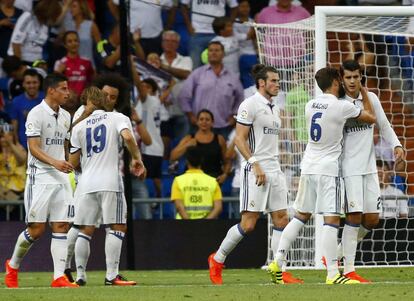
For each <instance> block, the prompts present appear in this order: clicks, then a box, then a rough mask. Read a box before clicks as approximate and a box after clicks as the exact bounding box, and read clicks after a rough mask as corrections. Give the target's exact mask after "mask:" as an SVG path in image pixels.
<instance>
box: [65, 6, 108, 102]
mask: <svg viewBox="0 0 414 301" xmlns="http://www.w3.org/2000/svg"><path fill="white" fill-rule="evenodd" d="M69 3H70V6H69V7H70V14H69V17H67V18H65V20H64V24H63V27H64V29H65V31H76V32H77V33H78V36H79V42H80V45H79V55H80V56H81V57H84V58H86V59H88V60H89V61H91V63H92V65H93V66H95V62H94V57H93V53H94V49H95V48H94V43H95V44H98V43H99V41H100V40H101V33H100V32H99V29H98V26H96V24H95V22H94V21H93V20H94V14H93V12H92V11H91V10H90V8H89V6H88V3H87V1H86V0H72V1H69ZM79 95H80V94H79Z"/></svg>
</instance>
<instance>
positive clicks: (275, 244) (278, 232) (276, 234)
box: [270, 227, 285, 271]
mask: <svg viewBox="0 0 414 301" xmlns="http://www.w3.org/2000/svg"><path fill="white" fill-rule="evenodd" d="M282 232H283V229H282V228H276V227H273V229H272V240H271V241H270V249H271V250H272V252H273V257H275V254H276V252H277V249H278V248H279V243H280V238H281V237H282ZM282 270H283V271H284V270H285V269H284V268H283V267H282Z"/></svg>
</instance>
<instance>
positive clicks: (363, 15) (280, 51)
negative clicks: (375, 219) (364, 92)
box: [253, 6, 414, 268]
mask: <svg viewBox="0 0 414 301" xmlns="http://www.w3.org/2000/svg"><path fill="white" fill-rule="evenodd" d="M410 17H411V18H412V19H411V23H413V19H414V6H408V7H406V6H405V7H403V8H402V7H389V6H387V7H380V6H367V7H364V6H355V7H353V6H316V7H315V15H314V16H312V17H310V18H308V19H305V20H301V21H298V22H293V23H286V24H253V27H254V29H255V32H256V37H257V45H258V52H259V59H260V62H262V63H264V64H270V65H273V66H275V67H276V68H277V69H278V70H279V71H280V77H281V92H280V93H279V97H278V102H279V106H280V107H281V109H282V112H283V113H282V115H283V119H284V124H283V126H285V127H286V129H285V130H283V131H282V132H281V138H280V140H281V151H280V160H281V166H282V168H283V170H284V172H285V174H286V176H287V180H288V186H289V204H290V205H291V204H292V202H293V201H294V198H295V196H296V192H297V182H298V178H299V172H298V169H299V164H300V159H301V157H302V154H303V150H304V147H303V144H304V141H303V137H301V136H303V132H304V131H306V129H305V128H304V126H305V124H304V122H303V121H304V103H306V102H307V100H309V98H310V97H311V96H315V95H317V94H318V93H321V91H320V90H319V89H318V88H317V85H316V83H315V81H314V73H315V72H316V71H317V70H319V69H320V68H323V67H326V66H327V65H328V64H329V65H331V66H334V67H339V65H340V64H341V63H342V62H343V61H344V60H346V59H351V58H355V59H356V58H357V57H358V60H359V61H360V63H361V65H363V67H364V68H365V78H366V85H367V87H368V89H369V90H371V91H373V92H375V93H376V94H377V95H378V96H379V98H380V100H381V102H382V104H383V107H384V110H385V112H386V114H387V116H388V118H389V120H390V122H391V123H392V125H393V127H394V130H395V131H396V133H397V135H398V137H399V139H400V141H401V142H402V143H403V146H404V147H405V148H406V150H407V153H408V155H410V156H408V160H407V165H406V167H405V171H404V172H403V173H404V175H405V178H406V179H408V184H407V183H402V186H404V185H405V186H406V188H407V190H406V191H407V193H408V194H411V195H413V194H414V185H412V183H414V181H413V180H414V170H413V168H414V160H413V159H414V119H413V118H412V117H413V115H412V113H411V111H410V109H409V107H412V108H414V105H413V102H414V99H413V96H414V91H413V67H414V65H413V64H414V63H413V60H414V59H413V57H410V55H414V51H413V53H412V54H411V53H409V51H410V50H406V49H410V48H409V47H410V45H409V43H408V41H407V42H404V41H403V42H401V41H402V40H404V39H406V40H407V39H408V38H414V29H411V32H410V31H408V28H409V26H410V25H409V24H410ZM411 26H412V25H411ZM411 47H413V48H411V49H414V45H413V46H411ZM404 51H405V52H404ZM407 52H408V53H407ZM410 64H411V65H410ZM298 87H300V88H298ZM298 90H299V91H298ZM306 95H307V96H306ZM298 145H299V146H298ZM381 159H383V160H384V161H386V160H387V158H382V157H381ZM397 198H398V197H397V196H395V199H397ZM412 222H413V221H412V218H410V219H409V223H408V224H407V225H412ZM322 223H323V218H322V217H321V216H320V215H316V217H315V218H314V219H313V220H312V222H311V224H309V225H307V226H306V227H305V228H304V230H303V231H302V233H301V234H300V237H301V239H299V240H297V241H296V242H295V243H294V246H293V247H292V249H291V251H290V252H289V254H288V258H289V260H290V265H291V266H294V267H305V268H307V267H311V268H322V264H321V261H320V258H321V254H322V252H321V251H322V250H321V233H322V231H321V230H322ZM382 224H383V225H384V226H387V227H388V226H389V225H390V224H392V223H390V222H384V223H382ZM397 224H398V223H396V224H395V225H397ZM396 227H397V226H396ZM271 229H272V227H271V221H270V220H269V250H268V259H267V261H268V262H269V261H270V260H271V259H272V252H271V250H270V237H271ZM411 230H412V231H414V230H413V229H411ZM407 231H410V229H407ZM378 233H379V232H378ZM389 233H394V232H392V231H391V230H390V231H389V232H387V233H384V235H382V234H381V235H382V238H383V240H384V245H386V244H387V240H392V239H394V240H395V241H398V242H401V229H397V231H395V237H394V238H392V235H391V236H390V235H389ZM412 235H413V232H409V233H407V235H406V239H407V243H408V245H407V246H404V248H405V250H404V251H402V253H404V252H405V253H407V249H411V248H414V246H413V245H410V244H409V243H410V241H409V240H410V237H412ZM376 236H379V234H378V235H377V233H376V232H375V231H374V233H373V234H372V235H371V236H369V238H367V239H376ZM372 245H373V246H374V245H375V242H373V243H372ZM312 247H314V250H313V251H311V250H309V248H312ZM359 249H361V246H359ZM394 251H398V249H395V250H394ZM372 252H373V253H378V252H380V251H378V250H377V249H375V250H374V247H372ZM384 252H387V251H384ZM359 253H361V252H359ZM405 253H404V254H405ZM358 256H359V258H362V257H363V256H360V254H359V255H358ZM381 256H382V255H381ZM404 256H405V255H404ZM404 256H402V257H401V258H406V257H407V256H406V257H404ZM381 258H387V256H386V254H385V255H384V256H382V257H381ZM396 258H398V254H397V256H396ZM357 264H362V265H387V264H400V262H399V261H398V260H393V261H392V262H391V263H387V261H386V260H385V261H384V260H382V261H381V260H378V263H377V262H376V260H375V256H373V257H372V258H371V259H370V261H369V263H365V262H364V261H363V258H362V259H361V260H360V261H359V262H358V259H357ZM401 264H408V265H413V264H414V259H413V258H412V257H410V256H408V259H407V258H406V259H404V260H402V261H401Z"/></svg>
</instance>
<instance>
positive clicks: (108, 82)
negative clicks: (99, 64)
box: [92, 73, 131, 116]
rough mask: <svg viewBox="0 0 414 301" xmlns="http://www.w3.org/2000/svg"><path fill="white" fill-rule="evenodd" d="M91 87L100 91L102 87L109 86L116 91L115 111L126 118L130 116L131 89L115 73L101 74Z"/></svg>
mask: <svg viewBox="0 0 414 301" xmlns="http://www.w3.org/2000/svg"><path fill="white" fill-rule="evenodd" d="M92 85H93V86H96V87H98V88H99V89H102V88H103V87H104V86H110V87H113V88H116V89H118V91H119V95H118V100H117V102H116V104H115V110H117V111H118V112H121V113H123V114H125V115H127V116H129V115H130V112H131V101H130V100H131V98H130V97H131V95H130V92H131V87H130V85H129V83H128V82H127V81H126V79H125V78H123V77H122V76H121V75H119V74H116V73H103V74H101V75H99V76H97V77H96V78H95V79H94V80H93V82H92Z"/></svg>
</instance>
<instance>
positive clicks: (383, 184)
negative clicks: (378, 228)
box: [377, 160, 408, 218]
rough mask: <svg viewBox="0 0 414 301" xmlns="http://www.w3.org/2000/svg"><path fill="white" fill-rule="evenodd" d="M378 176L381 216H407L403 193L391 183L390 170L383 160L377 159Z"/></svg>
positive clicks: (405, 200) (406, 205)
mask: <svg viewBox="0 0 414 301" xmlns="http://www.w3.org/2000/svg"><path fill="white" fill-rule="evenodd" d="M377 170H378V178H379V182H380V188H381V197H382V198H383V199H382V201H381V209H382V210H381V214H380V217H381V218H407V217H408V204H407V199H406V198H401V199H398V197H404V196H405V195H404V193H403V192H402V191H401V190H400V189H398V188H396V187H395V186H393V185H391V174H392V171H391V170H390V168H389V167H388V164H387V163H386V162H384V161H381V160H377Z"/></svg>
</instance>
